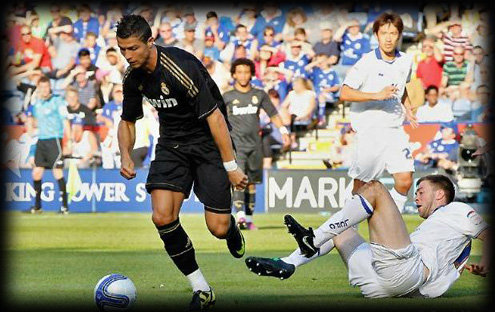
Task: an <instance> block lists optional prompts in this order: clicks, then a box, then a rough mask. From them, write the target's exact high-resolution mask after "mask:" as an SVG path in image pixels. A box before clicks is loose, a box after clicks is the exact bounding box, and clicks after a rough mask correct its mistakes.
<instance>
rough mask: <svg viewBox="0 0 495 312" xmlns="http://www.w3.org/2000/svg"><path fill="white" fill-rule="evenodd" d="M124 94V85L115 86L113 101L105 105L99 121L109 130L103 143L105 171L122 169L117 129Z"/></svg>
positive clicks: (102, 152) (98, 116)
mask: <svg viewBox="0 0 495 312" xmlns="http://www.w3.org/2000/svg"><path fill="white" fill-rule="evenodd" d="M123 101H124V94H123V89H122V84H115V85H114V86H113V89H112V100H111V101H110V102H108V103H107V104H105V106H103V108H102V110H101V114H98V115H97V117H96V118H97V120H98V122H100V123H103V124H104V125H105V127H106V129H107V130H108V132H107V133H106V136H105V137H104V138H103V137H102V140H103V142H102V143H101V156H102V166H103V168H105V169H113V168H119V167H120V155H119V147H118V141H117V128H118V124H119V121H120V115H121V114H122V103H123Z"/></svg>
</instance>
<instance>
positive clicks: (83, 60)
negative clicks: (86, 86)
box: [77, 48, 98, 80]
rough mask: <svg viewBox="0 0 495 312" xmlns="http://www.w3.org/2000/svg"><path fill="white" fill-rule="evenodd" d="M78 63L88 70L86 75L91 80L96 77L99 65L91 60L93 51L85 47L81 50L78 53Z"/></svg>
mask: <svg viewBox="0 0 495 312" xmlns="http://www.w3.org/2000/svg"><path fill="white" fill-rule="evenodd" d="M77 64H78V65H81V66H82V67H83V68H84V69H85V70H86V77H88V79H89V80H95V79H96V76H95V75H96V71H97V70H98V67H97V66H96V65H95V64H93V62H92V61H91V53H90V52H89V50H88V49H85V48H83V49H81V50H79V52H78V53H77Z"/></svg>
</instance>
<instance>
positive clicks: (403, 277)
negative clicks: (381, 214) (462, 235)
mask: <svg viewBox="0 0 495 312" xmlns="http://www.w3.org/2000/svg"><path fill="white" fill-rule="evenodd" d="M348 269H349V283H350V284H351V286H354V287H356V286H357V287H359V288H360V290H361V293H362V294H363V296H365V297H366V298H385V297H401V296H405V295H407V294H410V293H412V292H414V291H415V290H417V289H419V287H420V286H421V285H422V284H423V283H424V265H423V262H422V260H421V255H420V253H419V251H418V249H417V248H416V247H415V246H414V245H412V244H410V245H409V246H407V247H405V248H402V249H399V250H394V249H390V248H387V247H384V246H382V245H378V244H369V243H367V242H365V243H362V244H361V245H359V246H358V248H357V249H356V250H355V251H354V253H353V254H352V255H351V256H350V257H349V261H348Z"/></svg>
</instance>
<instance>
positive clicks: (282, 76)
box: [252, 66, 292, 101]
mask: <svg viewBox="0 0 495 312" xmlns="http://www.w3.org/2000/svg"><path fill="white" fill-rule="evenodd" d="M290 79H292V72H291V71H290V70H285V69H283V68H281V67H278V66H270V67H268V68H267V69H266V72H265V75H264V77H263V78H262V80H261V81H260V80H253V81H252V83H253V84H255V85H258V87H260V88H263V89H264V90H265V91H266V92H268V91H269V90H271V89H273V90H275V91H277V92H278V94H279V97H280V101H284V100H285V97H286V96H287V91H288V90H287V89H288V82H287V80H289V81H290Z"/></svg>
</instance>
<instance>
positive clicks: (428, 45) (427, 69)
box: [416, 37, 443, 89]
mask: <svg viewBox="0 0 495 312" xmlns="http://www.w3.org/2000/svg"><path fill="white" fill-rule="evenodd" d="M422 51H423V53H424V55H425V58H424V59H423V60H421V61H420V62H419V64H418V68H417V70H416V77H417V78H419V79H420V80H421V82H422V84H423V88H425V89H426V88H427V87H428V86H435V87H437V88H440V86H441V83H442V73H443V55H442V53H441V52H440V49H439V48H438V47H437V46H436V45H435V39H434V38H433V37H427V38H425V39H423V46H422Z"/></svg>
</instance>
